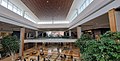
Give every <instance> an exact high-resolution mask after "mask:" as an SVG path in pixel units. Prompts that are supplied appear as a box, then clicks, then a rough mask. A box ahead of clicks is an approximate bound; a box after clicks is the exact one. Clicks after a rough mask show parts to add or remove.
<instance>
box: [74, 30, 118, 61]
mask: <svg viewBox="0 0 120 61" xmlns="http://www.w3.org/2000/svg"><path fill="white" fill-rule="evenodd" d="M81 37H83V36H81ZM80 39H81V38H80ZM116 40H120V32H110V31H109V32H106V33H105V34H103V35H101V37H100V39H99V40H98V41H97V40H95V39H91V40H87V41H85V40H84V39H83V41H84V44H81V43H80V42H79V43H78V41H80V40H77V41H76V44H77V45H78V44H79V46H81V48H82V52H81V54H82V57H81V58H82V59H83V61H119V60H120V42H119V41H117V42H116ZM81 48H80V50H81Z"/></svg>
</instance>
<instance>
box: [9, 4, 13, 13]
mask: <svg viewBox="0 0 120 61" xmlns="http://www.w3.org/2000/svg"><path fill="white" fill-rule="evenodd" d="M8 9H9V10H11V11H12V10H13V4H12V3H11V2H8Z"/></svg>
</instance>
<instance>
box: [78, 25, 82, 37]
mask: <svg viewBox="0 0 120 61" xmlns="http://www.w3.org/2000/svg"><path fill="white" fill-rule="evenodd" d="M81 34H82V32H81V27H77V38H80V37H81Z"/></svg>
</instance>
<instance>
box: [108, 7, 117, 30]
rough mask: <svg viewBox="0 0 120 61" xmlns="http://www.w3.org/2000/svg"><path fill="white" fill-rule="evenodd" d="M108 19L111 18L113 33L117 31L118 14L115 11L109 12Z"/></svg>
mask: <svg viewBox="0 0 120 61" xmlns="http://www.w3.org/2000/svg"><path fill="white" fill-rule="evenodd" d="M108 17H109V23H110V30H111V31H112V32H116V31H117V27H116V14H115V9H112V10H110V11H109V12H108Z"/></svg>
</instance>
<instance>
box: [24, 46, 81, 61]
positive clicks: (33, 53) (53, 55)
mask: <svg viewBox="0 0 120 61" xmlns="http://www.w3.org/2000/svg"><path fill="white" fill-rule="evenodd" d="M41 49H43V52H41V51H42V50H41ZM40 53H44V55H40ZM38 55H39V58H40V60H39V61H44V59H45V61H49V60H50V61H74V60H76V61H80V51H79V48H76V47H74V46H71V47H70V46H69V47H65V46H63V47H60V46H57V45H56V46H52V45H49V46H47V47H41V46H39V47H38V48H37V49H34V48H32V49H28V50H26V51H25V52H24V58H25V59H26V60H27V61H30V59H33V60H34V61H37V58H38Z"/></svg>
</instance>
